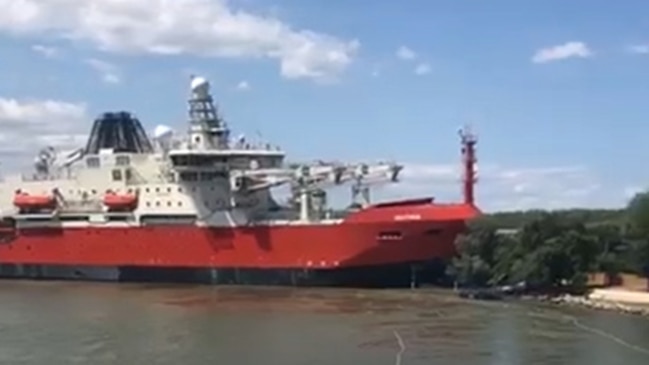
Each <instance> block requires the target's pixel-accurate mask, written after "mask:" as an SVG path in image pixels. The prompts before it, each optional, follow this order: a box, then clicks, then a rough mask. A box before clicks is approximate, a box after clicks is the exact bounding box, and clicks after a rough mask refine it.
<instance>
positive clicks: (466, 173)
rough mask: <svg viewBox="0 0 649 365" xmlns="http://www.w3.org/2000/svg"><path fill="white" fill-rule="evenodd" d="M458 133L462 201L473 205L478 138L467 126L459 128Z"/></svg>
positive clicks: (476, 179) (476, 178)
mask: <svg viewBox="0 0 649 365" xmlns="http://www.w3.org/2000/svg"><path fill="white" fill-rule="evenodd" d="M459 134H460V139H461V141H462V175H463V176H462V193H463V195H464V203H465V204H470V205H473V204H474V202H475V191H474V190H475V183H476V182H477V181H478V177H477V174H476V162H477V158H476V151H475V145H476V144H477V143H478V139H477V137H476V135H475V134H473V132H472V131H471V129H470V128H469V127H468V126H465V127H464V128H462V129H460V131H459Z"/></svg>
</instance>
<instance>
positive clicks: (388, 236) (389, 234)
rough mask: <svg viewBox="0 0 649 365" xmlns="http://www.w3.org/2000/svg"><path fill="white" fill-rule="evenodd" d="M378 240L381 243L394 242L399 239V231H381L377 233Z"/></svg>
mask: <svg viewBox="0 0 649 365" xmlns="http://www.w3.org/2000/svg"><path fill="white" fill-rule="evenodd" d="M378 239H379V240H381V241H394V240H400V239H401V232H399V231H383V232H380V233H379V236H378Z"/></svg>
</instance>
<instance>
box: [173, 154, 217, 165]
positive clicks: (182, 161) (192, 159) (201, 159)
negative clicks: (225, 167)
mask: <svg viewBox="0 0 649 365" xmlns="http://www.w3.org/2000/svg"><path fill="white" fill-rule="evenodd" d="M226 161H227V159H226V158H225V157H222V156H209V155H176V156H171V162H172V163H173V165H174V166H201V167H212V166H216V165H217V164H220V163H225V162H226Z"/></svg>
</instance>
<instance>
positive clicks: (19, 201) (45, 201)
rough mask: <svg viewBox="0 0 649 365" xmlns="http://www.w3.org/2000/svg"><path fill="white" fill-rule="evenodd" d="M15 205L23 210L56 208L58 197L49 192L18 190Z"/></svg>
mask: <svg viewBox="0 0 649 365" xmlns="http://www.w3.org/2000/svg"><path fill="white" fill-rule="evenodd" d="M14 206H15V207H16V208H18V209H22V210H40V209H54V208H56V197H54V195H49V194H33V195H32V194H28V193H25V192H16V195H15V196H14Z"/></svg>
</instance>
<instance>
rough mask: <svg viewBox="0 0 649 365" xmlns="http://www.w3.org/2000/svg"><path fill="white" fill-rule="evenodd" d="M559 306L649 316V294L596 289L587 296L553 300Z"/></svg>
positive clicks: (570, 296)
mask: <svg viewBox="0 0 649 365" xmlns="http://www.w3.org/2000/svg"><path fill="white" fill-rule="evenodd" d="M551 301H552V302H554V303H558V304H571V305H582V306H585V307H589V308H595V309H605V310H614V311H619V312H623V313H630V314H639V315H646V316H649V293H646V292H637V291H630V290H624V289H595V290H593V291H592V292H590V293H589V294H588V295H585V296H572V295H563V296H560V297H556V298H552V299H551Z"/></svg>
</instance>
